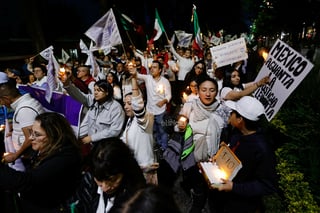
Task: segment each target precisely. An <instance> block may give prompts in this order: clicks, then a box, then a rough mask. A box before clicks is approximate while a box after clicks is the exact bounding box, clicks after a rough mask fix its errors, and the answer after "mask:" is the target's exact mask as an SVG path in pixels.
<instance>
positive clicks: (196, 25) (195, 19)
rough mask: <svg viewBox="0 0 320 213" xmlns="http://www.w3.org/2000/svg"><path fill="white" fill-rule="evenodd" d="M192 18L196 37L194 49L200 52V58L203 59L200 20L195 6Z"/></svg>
mask: <svg viewBox="0 0 320 213" xmlns="http://www.w3.org/2000/svg"><path fill="white" fill-rule="evenodd" d="M192 17H193V18H192V20H193V27H194V36H195V38H194V40H193V43H192V48H193V49H194V50H197V51H198V57H199V58H203V45H202V40H201V34H200V25H199V20H198V15H197V11H196V6H195V5H193V14H192Z"/></svg>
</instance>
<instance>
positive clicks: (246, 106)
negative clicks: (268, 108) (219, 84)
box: [225, 96, 264, 121]
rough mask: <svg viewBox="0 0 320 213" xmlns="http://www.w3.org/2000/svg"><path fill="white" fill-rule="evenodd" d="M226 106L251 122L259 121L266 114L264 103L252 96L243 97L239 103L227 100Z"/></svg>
mask: <svg viewBox="0 0 320 213" xmlns="http://www.w3.org/2000/svg"><path fill="white" fill-rule="evenodd" d="M225 104H226V105H227V106H228V107H230V108H231V109H233V110H235V111H237V112H238V113H239V114H240V115H241V116H243V117H245V118H247V119H249V120H251V121H257V120H259V116H260V115H262V114H264V107H263V105H262V103H261V102H260V101H259V100H258V99H256V98H254V97H251V96H243V97H242V98H240V99H239V100H238V101H230V100H227V101H225Z"/></svg>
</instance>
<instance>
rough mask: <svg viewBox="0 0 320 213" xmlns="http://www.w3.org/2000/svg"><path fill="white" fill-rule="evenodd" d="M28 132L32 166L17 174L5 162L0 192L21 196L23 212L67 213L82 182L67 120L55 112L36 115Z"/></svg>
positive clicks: (0, 173)
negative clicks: (78, 185) (71, 199)
mask: <svg viewBox="0 0 320 213" xmlns="http://www.w3.org/2000/svg"><path fill="white" fill-rule="evenodd" d="M29 130H30V131H29V140H30V141H31V142H30V143H31V145H32V149H33V155H32V161H31V165H30V166H29V167H27V168H26V171H16V170H14V169H12V168H10V167H9V166H8V165H7V164H5V163H4V162H6V161H2V163H1V164H0V190H6V191H8V192H12V193H19V196H17V198H18V202H17V203H16V205H18V206H19V207H20V208H21V209H20V211H21V212H33V213H43V212H48V213H49V212H50V213H58V212H67V211H68V210H69V206H68V204H69V202H68V200H69V198H70V197H71V196H72V195H73V194H74V193H75V191H76V187H77V184H78V182H79V181H80V178H81V162H82V157H81V153H80V145H79V142H78V140H77V137H76V135H75V134H74V131H73V129H72V127H71V126H70V124H69V122H68V120H67V119H66V118H65V117H63V116H62V115H61V114H59V113H55V112H44V113H42V114H39V115H37V116H36V117H35V119H34V122H33V125H32V128H31V129H29ZM3 158H4V157H3ZM5 205H8V203H6V204H4V203H2V205H1V208H4V206H5ZM10 210H11V211H10V212H16V211H15V210H14V209H13V208H12V209H10ZM20 211H19V212H20ZM69 211H70V210H69Z"/></svg>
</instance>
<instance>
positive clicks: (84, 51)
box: [79, 39, 89, 53]
mask: <svg viewBox="0 0 320 213" xmlns="http://www.w3.org/2000/svg"><path fill="white" fill-rule="evenodd" d="M79 46H80V50H81V52H82V53H87V52H88V51H89V49H88V47H87V45H86V44H85V43H84V41H82V39H80V44H79Z"/></svg>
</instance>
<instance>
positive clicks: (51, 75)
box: [40, 46, 60, 103]
mask: <svg viewBox="0 0 320 213" xmlns="http://www.w3.org/2000/svg"><path fill="white" fill-rule="evenodd" d="M40 55H41V56H42V57H43V58H44V59H46V60H47V61H48V65H47V69H48V73H47V83H48V88H46V94H45V98H46V100H47V101H48V103H50V100H51V97H52V93H53V91H54V90H55V89H56V88H57V86H58V72H59V69H60V66H59V63H58V62H57V59H56V58H55V57H54V55H53V47H52V46H50V47H48V48H47V49H45V50H43V51H42V52H41V53H40Z"/></svg>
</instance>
